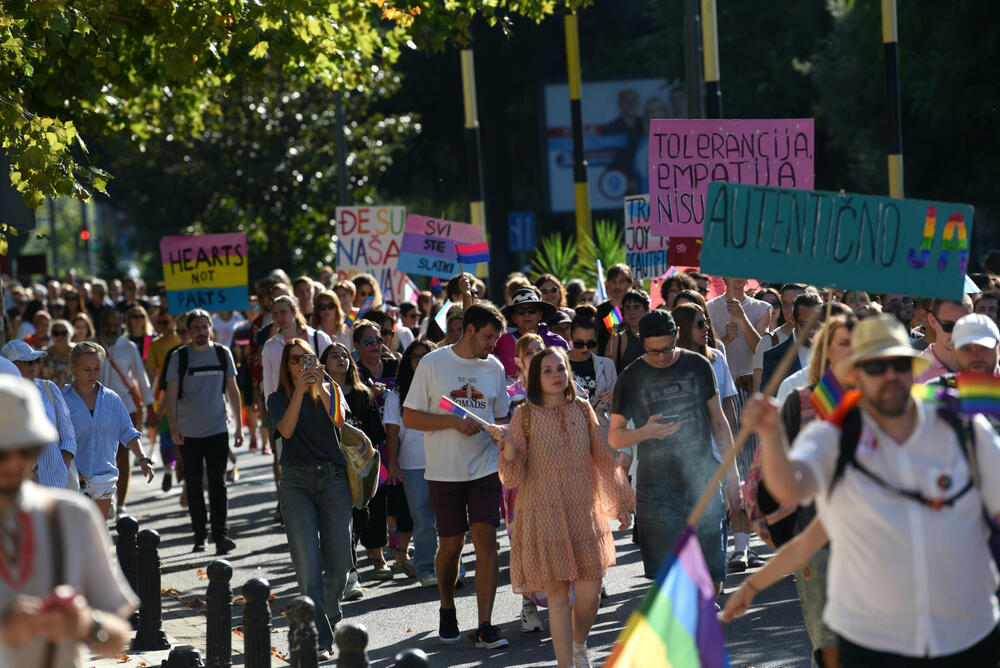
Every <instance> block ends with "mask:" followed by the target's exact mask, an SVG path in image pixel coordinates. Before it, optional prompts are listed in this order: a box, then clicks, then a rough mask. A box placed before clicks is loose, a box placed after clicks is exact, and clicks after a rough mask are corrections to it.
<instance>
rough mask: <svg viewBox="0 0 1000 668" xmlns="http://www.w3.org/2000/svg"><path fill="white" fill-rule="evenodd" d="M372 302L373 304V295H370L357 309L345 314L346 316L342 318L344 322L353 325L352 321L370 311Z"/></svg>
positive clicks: (349, 325)
mask: <svg viewBox="0 0 1000 668" xmlns="http://www.w3.org/2000/svg"><path fill="white" fill-rule="evenodd" d="M374 304H375V295H372V296H371V297H369V298H368V299H366V300H364V301H363V302H361V306H360V307H359V308H358V310H357V311H351V312H350V313H349V314H348V315H347V317H346V318H344V322H345V323H347V326H348V327H353V326H354V321H355V320H357V319H358V318H360V317H362V316H363V315H365V314H366V313H368V311H371V310H372V306H373V305H374Z"/></svg>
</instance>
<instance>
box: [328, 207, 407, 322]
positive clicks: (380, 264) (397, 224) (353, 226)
mask: <svg viewBox="0 0 1000 668" xmlns="http://www.w3.org/2000/svg"><path fill="white" fill-rule="evenodd" d="M336 216H337V278H338V280H345V279H348V280H349V279H351V278H354V277H355V276H357V275H358V274H371V275H372V276H374V277H375V280H376V281H378V284H379V287H380V288H381V289H382V296H383V297H384V298H385V299H386V300H388V301H392V302H397V303H398V302H399V301H400V300H401V299H402V298H403V295H404V294H405V286H406V280H407V279H406V274H404V273H403V272H401V271H397V268H396V263H397V260H398V258H399V245H400V243H401V242H402V239H403V226H404V225H405V224H406V207H403V206H338V207H337V211H336Z"/></svg>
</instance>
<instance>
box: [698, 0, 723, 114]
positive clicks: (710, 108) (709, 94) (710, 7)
mask: <svg viewBox="0 0 1000 668" xmlns="http://www.w3.org/2000/svg"><path fill="white" fill-rule="evenodd" d="M717 18H718V17H717V15H716V11H715V0H701V44H702V55H703V56H704V61H705V118H722V87H721V83H720V81H719V79H720V77H719V25H718V20H717Z"/></svg>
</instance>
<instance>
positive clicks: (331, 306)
mask: <svg viewBox="0 0 1000 668" xmlns="http://www.w3.org/2000/svg"><path fill="white" fill-rule="evenodd" d="M335 308H337V305H336V304H334V303H333V302H327V303H325V304H320V305H319V306H317V307H316V310H317V311H332V310H333V309H335Z"/></svg>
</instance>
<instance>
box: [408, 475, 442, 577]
mask: <svg viewBox="0 0 1000 668" xmlns="http://www.w3.org/2000/svg"><path fill="white" fill-rule="evenodd" d="M403 488H404V489H405V490H406V505H407V506H409V508H410V517H412V518H413V567H414V568H416V569H417V577H418V578H422V577H424V576H426V575H434V555H435V553H436V552H437V529H436V527H435V526H434V506H433V505H431V495H430V493H429V492H428V491H427V481H426V480H424V469H403Z"/></svg>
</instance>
